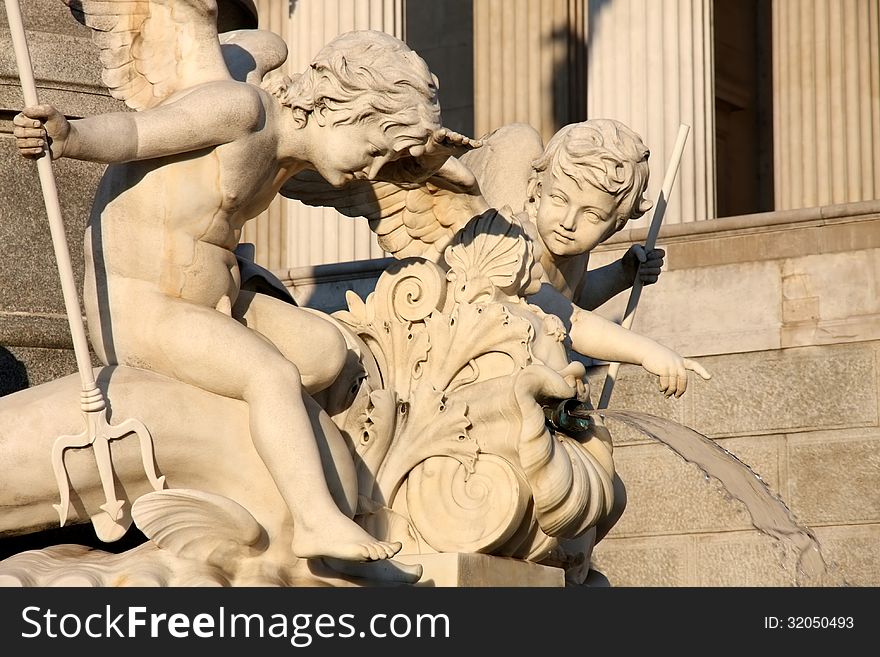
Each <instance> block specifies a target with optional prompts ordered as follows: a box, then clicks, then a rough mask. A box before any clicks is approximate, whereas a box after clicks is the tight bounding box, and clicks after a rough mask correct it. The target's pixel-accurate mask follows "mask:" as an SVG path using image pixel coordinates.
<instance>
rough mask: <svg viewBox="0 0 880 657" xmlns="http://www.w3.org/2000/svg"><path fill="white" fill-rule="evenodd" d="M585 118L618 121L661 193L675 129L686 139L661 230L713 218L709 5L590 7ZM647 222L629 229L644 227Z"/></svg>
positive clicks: (595, 2)
mask: <svg viewBox="0 0 880 657" xmlns="http://www.w3.org/2000/svg"><path fill="white" fill-rule="evenodd" d="M587 23H588V38H587V43H588V51H589V54H588V65H587V89H588V94H587V116H588V117H589V118H612V119H617V120H619V121H622V122H623V123H625V124H627V125H628V126H630V127H631V128H632V129H633V130H635V131H636V132H637V133H639V134H640V135H641V136H642V138H643V139H644V141H645V143H646V144H647V146H648V148H649V149H650V150H651V158H650V162H651V180H650V184H649V187H648V190H649V191H648V198H650V199H652V200H654V199H656V198H657V194H658V193H659V191H660V187H661V186H662V182H663V177H664V174H665V171H666V166H667V164H668V160H669V156H670V155H671V152H672V148H673V146H674V144H675V139H676V135H677V134H678V126H679V124H680V123H686V124H688V125H689V126H690V128H691V130H690V134H689V135H688V141H687V145H686V148H685V152H684V157H683V159H682V163H681V168H680V169H679V171H678V178H677V179H676V183H675V188H674V191H673V193H672V196H671V198H670V199H669V206H668V208H667V211H666V215H665V219H664V224H670V223H680V222H685V221H698V220H702V219H711V218H713V217H714V216H715V122H714V115H713V110H714V103H715V99H714V90H713V84H712V75H713V54H712V33H711V29H712V2H711V0H614V1H612V2H609V1H608V0H590V3H589V16H588V21H587ZM647 221H648V217H647V216H646V217H643V218H642V219H639V220H638V222H633V224H632V226H633V227H637V226H641V225H646V223H647Z"/></svg>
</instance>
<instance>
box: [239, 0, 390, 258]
mask: <svg viewBox="0 0 880 657" xmlns="http://www.w3.org/2000/svg"><path fill="white" fill-rule="evenodd" d="M288 7H292V8H293V11H292V12H289V11H288ZM257 9H258V12H259V16H260V27H263V28H266V29H270V30H272V31H274V32H277V33H278V34H280V35H281V36H282V37H284V40H285V41H286V42H287V44H288V46H289V47H290V53H289V55H288V60H287V66H288V72H290V73H297V72H300V71H303V70H304V69H305V68H306V67H307V66H308V64H309V62H310V61H311V60H312V58H313V57H314V56H315V55H316V54H317V53H318V51H319V50H320V49H321V48H322V47H323V46H324V44H326V43H327V42H328V41H330V40H331V39H332V38H333V37H335V36H337V35H339V34H342V33H343V32H348V31H349V30H365V29H371V30H381V31H383V32H388V33H389V34H393V35H394V36H397V37H401V38H402V37H403V14H402V10H403V0H297V1H296V2H295V3H291V4H289V3H288V1H287V0H257ZM249 224H250V225H249V226H248V227H247V228H246V230H245V232H244V234H243V236H242V241H244V242H253V243H254V244H255V245H256V255H257V257H256V259H257V262H259V263H260V264H262V265H263V266H265V267H268V268H269V269H272V270H284V271H286V270H287V269H288V268H292V267H304V266H308V265H317V264H324V263H333V262H347V261H350V260H367V259H370V258H379V257H382V256H383V255H384V253H383V251H382V249H380V248H379V245H378V244H377V243H376V239H375V236H374V235H373V233H372V232H371V231H370V228H369V226H368V224H367V221H366V219H363V218H358V219H352V218H349V217H344V216H342V215H340V214H339V213H338V212H336V211H335V210H330V209H326V208H311V207H308V206H305V205H303V204H302V203H299V202H298V201H288V200H287V199H278V200H276V201H275V202H274V203H273V205H272V206H271V207H270V208H269V210H268V211H267V212H266V213H264V214H263V215H261V216H260V217H259V218H258V219H257V220H256V221H251V222H249Z"/></svg>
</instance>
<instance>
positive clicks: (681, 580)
mask: <svg viewBox="0 0 880 657" xmlns="http://www.w3.org/2000/svg"><path fill="white" fill-rule="evenodd" d="M692 551H693V540H692V538H690V537H687V536H679V537H667V536H661V537H652V538H650V539H614V538H608V539H606V540H604V541H602V542H601V543H599V544H598V545H597V546H596V549H595V550H594V552H593V561H592V567H593V568H595V569H596V570H598V571H600V572H601V573H602V574H603V575H605V576H606V577H607V578H608V580H609V581H610V583H611V586H617V587H642V586H687V585H688V583H689V582H690V576H689V574H688V573H689V568H690V566H689V554H690V553H691V552H692Z"/></svg>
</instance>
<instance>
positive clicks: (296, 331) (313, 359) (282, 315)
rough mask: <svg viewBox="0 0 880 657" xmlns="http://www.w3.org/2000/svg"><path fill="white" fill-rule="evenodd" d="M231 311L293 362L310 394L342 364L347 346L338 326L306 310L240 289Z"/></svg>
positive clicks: (334, 373) (331, 378)
mask: <svg viewBox="0 0 880 657" xmlns="http://www.w3.org/2000/svg"><path fill="white" fill-rule="evenodd" d="M232 314H233V317H235V318H236V319H237V320H239V321H240V322H241V323H243V324H245V325H246V326H247V327H248V328H251V329H254V330H255V331H257V332H258V333H260V334H261V335H263V336H265V337H266V338H268V340H269V341H270V342H271V343H272V344H274V345H275V346H276V347H278V350H279V351H280V352H281V353H282V355H283V356H284V357H285V358H287V359H288V360H289V361H291V362H293V363H294V364H295V365H296V367H297V369H298V370H299V373H300V377H301V378H302V382H303V387H304V388H305V389H306V392H308V393H309V394H312V395H313V394H315V393H316V392H320V391H321V390H323V389H324V388H326V387H327V386H329V385H330V384H331V383H333V381H334V380H335V379H336V376H337V375H338V374H339V372H340V370H341V369H342V366H343V365H344V364H345V356H346V351H347V347H346V345H345V338H343V337H342V334H341V333H340V332H339V329H338V328H336V326H335V325H334V324H333V323H332V322H330V321H328V320H325V319H322V318H321V317H319V316H317V315H315V314H314V313H312V312H309V311H308V310H304V309H302V308H298V307H296V306H293V305H291V304H289V303H285V302H284V301H281V300H279V299H275V298H274V297H270V296H267V295H265V294H258V293H256V292H250V291H242V292H241V293H240V294H239V297H238V301H236V302H235V306H234V307H233V309H232Z"/></svg>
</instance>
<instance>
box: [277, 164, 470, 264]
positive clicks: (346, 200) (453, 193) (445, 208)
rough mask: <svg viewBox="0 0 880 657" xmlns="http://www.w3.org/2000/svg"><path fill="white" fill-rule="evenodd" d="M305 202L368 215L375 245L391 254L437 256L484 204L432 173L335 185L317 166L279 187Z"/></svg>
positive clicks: (438, 256)
mask: <svg viewBox="0 0 880 657" xmlns="http://www.w3.org/2000/svg"><path fill="white" fill-rule="evenodd" d="M281 194H282V195H283V196H286V197H287V198H292V199H296V200H298V201H302V202H303V203H305V204H306V205H312V206H328V207H333V208H336V209H337V210H338V211H339V212H340V213H342V214H344V215H346V216H348V217H366V218H367V221H368V222H369V224H370V229H371V230H372V231H373V232H374V233H376V236H377V240H378V242H379V246H381V247H382V249H384V250H385V251H387V252H388V253H390V254H391V255H393V256H394V257H395V258H408V257H410V256H421V257H423V258H426V259H428V260H432V261H434V262H436V261H438V260H439V258H440V255H441V254H442V253H443V251H444V249H445V248H446V246H447V245H448V244H449V242H450V241H451V240H452V238H453V237H454V236H455V234H456V233H457V232H458V230H459V229H460V228H462V227H463V226H464V225H465V224H467V222H468V221H470V219H471V218H472V217H474V216H476V215H478V214H480V213H481V212H483V210H485V209H486V207H487V206H486V203H485V201H484V199H483V197H482V196H481V195H480V194H479V192H478V191H477V190H474V189H471V190H467V191H462V190H461V189H460V188H458V187H456V186H454V185H451V184H449V183H448V182H447V181H445V180H444V179H443V177H442V175H435V176H434V177H432V178H430V179H429V180H428V181H427V182H425V183H422V184H412V185H406V184H397V183H390V182H375V181H368V180H354V181H352V182H351V183H349V184H348V185H346V186H345V187H342V188H336V187H333V186H332V185H330V183H328V182H327V181H326V180H324V179H323V178H322V177H321V175H320V174H318V173H317V172H315V171H303V172H301V173H299V174H297V175H296V176H294V177H293V178H291V179H290V180H289V181H287V182H286V183H285V184H284V186H283V187H282V188H281Z"/></svg>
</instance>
